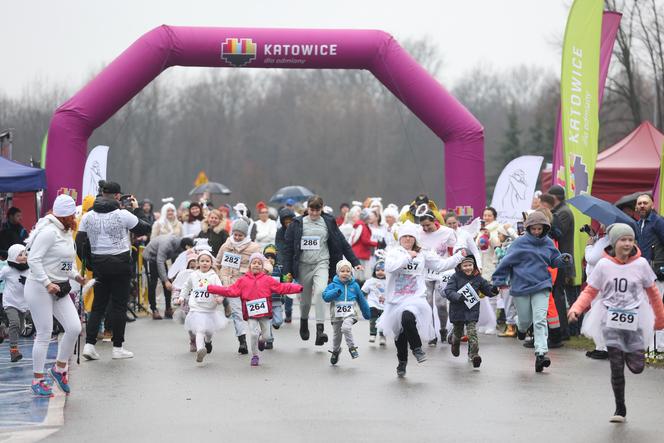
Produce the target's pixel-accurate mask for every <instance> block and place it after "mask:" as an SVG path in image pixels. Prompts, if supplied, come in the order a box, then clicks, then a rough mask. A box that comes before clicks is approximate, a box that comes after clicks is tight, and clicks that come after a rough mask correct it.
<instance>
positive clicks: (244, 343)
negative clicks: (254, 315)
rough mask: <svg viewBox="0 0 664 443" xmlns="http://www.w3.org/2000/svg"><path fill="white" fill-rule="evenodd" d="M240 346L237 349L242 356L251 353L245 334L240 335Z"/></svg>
mask: <svg viewBox="0 0 664 443" xmlns="http://www.w3.org/2000/svg"><path fill="white" fill-rule="evenodd" d="M237 340H238V342H239V343H240V346H239V347H238V348H237V352H238V353H239V354H242V355H247V354H248V353H249V348H248V347H247V336H246V335H245V334H242V335H240V336H239V337H238V338H237Z"/></svg>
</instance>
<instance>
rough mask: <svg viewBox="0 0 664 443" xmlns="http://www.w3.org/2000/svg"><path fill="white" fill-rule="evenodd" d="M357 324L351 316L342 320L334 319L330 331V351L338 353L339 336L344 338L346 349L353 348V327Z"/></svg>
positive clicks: (355, 319) (339, 347) (339, 345)
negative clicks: (331, 332) (331, 334)
mask: <svg viewBox="0 0 664 443" xmlns="http://www.w3.org/2000/svg"><path fill="white" fill-rule="evenodd" d="M355 323H357V318H355V316H353V315H349V316H348V317H345V318H344V319H338V320H337V319H335V320H334V321H333V322H332V331H333V333H334V335H333V337H332V350H333V351H334V352H338V351H339V350H340V349H341V336H342V335H343V336H345V337H346V344H347V345H348V349H350V348H354V347H355V342H354V341H353V325H354V324H355Z"/></svg>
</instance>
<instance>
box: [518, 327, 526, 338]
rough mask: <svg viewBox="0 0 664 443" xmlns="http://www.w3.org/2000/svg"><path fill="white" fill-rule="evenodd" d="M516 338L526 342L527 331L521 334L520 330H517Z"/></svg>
mask: <svg viewBox="0 0 664 443" xmlns="http://www.w3.org/2000/svg"><path fill="white" fill-rule="evenodd" d="M516 338H518V339H519V340H525V339H526V332H525V331H524V332H521V331H519V329H518V328H517V330H516Z"/></svg>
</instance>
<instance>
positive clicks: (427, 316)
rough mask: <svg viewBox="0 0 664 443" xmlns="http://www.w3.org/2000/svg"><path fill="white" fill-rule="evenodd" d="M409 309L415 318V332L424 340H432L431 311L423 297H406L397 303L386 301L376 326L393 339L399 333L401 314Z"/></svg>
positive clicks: (434, 335) (433, 332) (433, 331)
mask: <svg viewBox="0 0 664 443" xmlns="http://www.w3.org/2000/svg"><path fill="white" fill-rule="evenodd" d="M405 311H410V312H412V313H413V315H414V316H415V319H416V320H417V332H418V333H419V334H420V339H421V340H422V341H424V342H426V341H429V340H433V339H434V338H435V337H436V332H435V330H434V327H433V313H432V309H431V306H430V305H429V304H428V303H427V300H426V298H424V297H407V298H404V299H403V300H402V301H400V302H399V303H397V304H393V303H386V304H385V310H384V311H383V313H382V314H381V316H380V318H379V319H378V322H377V323H376V327H377V328H378V329H381V330H382V331H383V333H384V334H385V336H386V337H388V338H392V339H395V338H397V337H398V336H399V334H401V331H402V330H403V328H402V327H401V316H402V315H403V313H404V312H405Z"/></svg>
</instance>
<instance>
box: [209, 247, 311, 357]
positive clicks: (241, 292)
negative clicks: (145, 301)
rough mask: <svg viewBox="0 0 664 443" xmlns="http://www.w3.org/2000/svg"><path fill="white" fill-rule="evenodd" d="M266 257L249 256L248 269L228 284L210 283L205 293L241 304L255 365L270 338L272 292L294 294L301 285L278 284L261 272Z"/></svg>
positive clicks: (258, 254) (259, 255)
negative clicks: (217, 295)
mask: <svg viewBox="0 0 664 443" xmlns="http://www.w3.org/2000/svg"><path fill="white" fill-rule="evenodd" d="M266 261H267V259H266V258H265V256H264V255H263V254H261V253H260V252H254V253H253V254H251V257H249V272H247V273H246V274H244V275H243V276H242V277H240V278H239V279H238V280H236V281H235V283H233V285H232V286H217V285H210V286H208V287H207V290H208V292H210V293H212V294H219V295H223V296H224V297H235V298H239V299H240V301H241V303H242V316H243V318H244V320H245V321H247V322H249V334H250V335H249V337H250V344H251V355H252V357H251V366H258V363H259V358H258V351H263V349H265V342H266V340H268V339H269V338H270V334H271V333H270V323H271V319H272V315H273V312H272V294H274V293H277V294H297V293H300V292H302V285H299V284H297V283H279V282H278V281H276V280H275V279H273V278H272V277H271V276H269V275H267V274H266V273H265V263H266Z"/></svg>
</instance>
